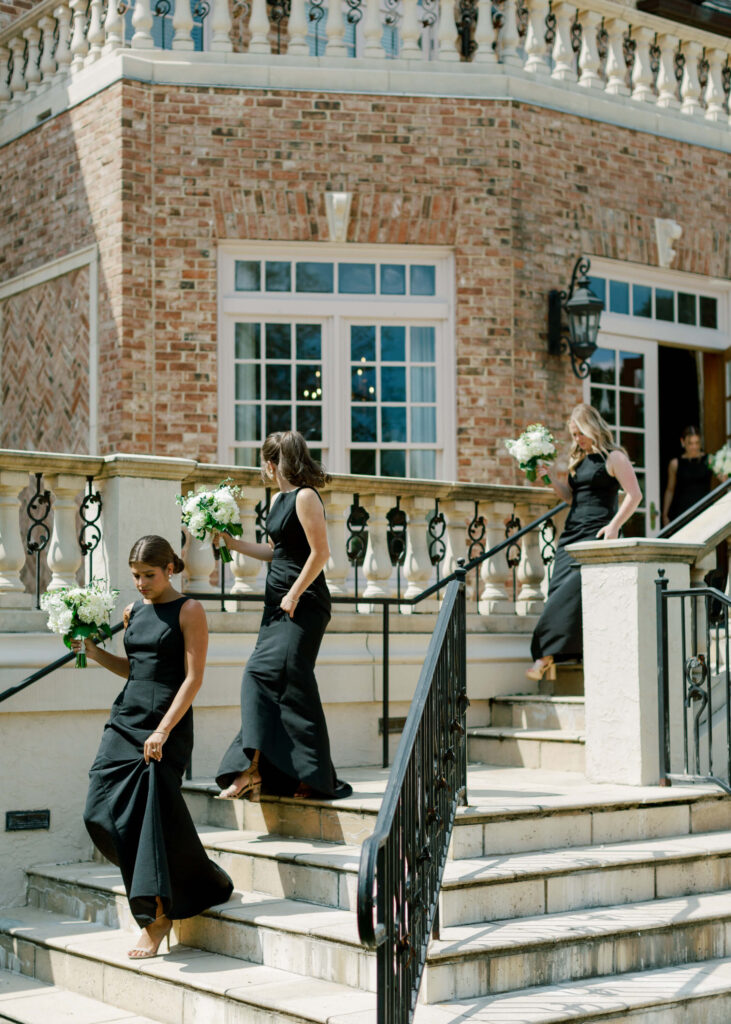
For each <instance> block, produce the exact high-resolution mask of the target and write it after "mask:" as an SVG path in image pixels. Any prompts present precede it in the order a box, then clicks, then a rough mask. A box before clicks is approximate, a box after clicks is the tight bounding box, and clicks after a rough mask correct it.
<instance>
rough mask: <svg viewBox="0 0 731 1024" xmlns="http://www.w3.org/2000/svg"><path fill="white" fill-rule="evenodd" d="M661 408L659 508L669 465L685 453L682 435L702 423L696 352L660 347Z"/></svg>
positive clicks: (658, 361)
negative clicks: (681, 443)
mask: <svg viewBox="0 0 731 1024" xmlns="http://www.w3.org/2000/svg"><path fill="white" fill-rule="evenodd" d="M657 375H658V399H659V401H658V405H659V419H660V422H659V428H660V444H659V449H660V505H661V506H662V496H663V494H664V493H665V485H666V484H667V480H668V463H669V462H670V460H671V459H674V458H676V457H677V456H679V455H681V454H682V451H683V450H682V448H681V447H680V435H681V433H682V432H683V428H684V427H688V426H695V427H698V428H699V430H700V431H701V432H702V431H703V424H702V422H701V397H700V382H699V380H698V362H697V358H696V353H695V351H694V350H693V349H687V348H671V347H670V346H666V345H660V346H658V360H657Z"/></svg>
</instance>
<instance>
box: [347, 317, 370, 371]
mask: <svg viewBox="0 0 731 1024" xmlns="http://www.w3.org/2000/svg"><path fill="white" fill-rule="evenodd" d="M350 358H351V361H352V362H354V363H360V362H363V361H367V362H369V363H371V362H375V359H376V329H375V327H373V326H372V325H371V324H353V326H352V327H351V328H350Z"/></svg>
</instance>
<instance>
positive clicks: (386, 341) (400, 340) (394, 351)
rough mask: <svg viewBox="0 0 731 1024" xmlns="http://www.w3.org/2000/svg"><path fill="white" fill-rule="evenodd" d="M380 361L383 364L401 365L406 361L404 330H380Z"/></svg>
mask: <svg viewBox="0 0 731 1024" xmlns="http://www.w3.org/2000/svg"><path fill="white" fill-rule="evenodd" d="M381 359H382V361H383V362H384V363H403V361H404V360H405V359H406V328H405V327H396V326H388V327H382V328H381Z"/></svg>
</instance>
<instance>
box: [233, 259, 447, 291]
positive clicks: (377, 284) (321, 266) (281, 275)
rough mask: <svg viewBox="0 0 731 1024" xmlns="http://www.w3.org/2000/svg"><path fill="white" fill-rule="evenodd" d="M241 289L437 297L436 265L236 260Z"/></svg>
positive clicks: (238, 289)
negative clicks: (435, 295)
mask: <svg viewBox="0 0 731 1024" xmlns="http://www.w3.org/2000/svg"><path fill="white" fill-rule="evenodd" d="M234 287H235V289H236V291H237V292H269V293H287V294H298V295H307V294H315V295H334V294H339V295H394V296H395V295H402V296H424V297H428V296H433V295H434V294H435V290H436V267H435V266H434V265H433V264H429V263H426V264H421V263H411V264H406V263H376V262H369V263H353V262H344V261H343V262H332V261H330V260H236V262H235V269H234Z"/></svg>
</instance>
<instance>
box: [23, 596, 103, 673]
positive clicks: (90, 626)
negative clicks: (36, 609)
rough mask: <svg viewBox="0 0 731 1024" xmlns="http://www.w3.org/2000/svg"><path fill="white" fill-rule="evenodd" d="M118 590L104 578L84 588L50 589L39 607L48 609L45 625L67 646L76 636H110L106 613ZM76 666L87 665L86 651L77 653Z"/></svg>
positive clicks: (42, 597) (42, 598) (44, 609)
mask: <svg viewBox="0 0 731 1024" xmlns="http://www.w3.org/2000/svg"><path fill="white" fill-rule="evenodd" d="M118 594H119V591H118V590H110V589H109V587H108V586H107V582H106V580H92V581H91V583H88V584H87V585H86V586H85V587H64V588H63V589H61V590H49V591H47V592H46V593H45V594H43V595H42V596H41V608H42V609H43V611H44V612H48V628H49V629H50V630H51V632H52V633H58V634H59V636H62V637H63V642H64V643H65V644H66V646H67V647H71V641H72V640H76V639H78V638H79V637H81V638H84V639H85V638H86V637H88V636H102V637H105V638H108V637H110V636H111V635H112V631H111V629H110V628H109V616H110V614H111V612H112V609H113V608H114V604H115V601H116V600H117V595H118ZM76 668H86V653H85V652H84V651H83V649H82V650H81V651H78V652H77V654H76Z"/></svg>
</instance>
